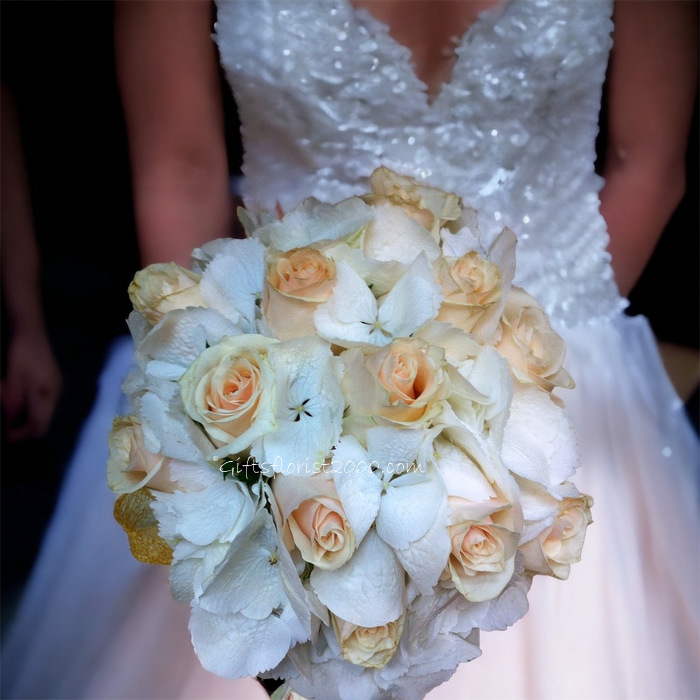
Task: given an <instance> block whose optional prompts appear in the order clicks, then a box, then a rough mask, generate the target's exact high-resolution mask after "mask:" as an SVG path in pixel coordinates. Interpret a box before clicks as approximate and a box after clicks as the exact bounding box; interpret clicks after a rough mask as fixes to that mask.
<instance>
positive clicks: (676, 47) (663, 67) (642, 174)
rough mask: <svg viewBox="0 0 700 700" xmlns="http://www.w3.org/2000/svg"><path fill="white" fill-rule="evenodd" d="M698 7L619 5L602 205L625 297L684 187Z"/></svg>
mask: <svg viewBox="0 0 700 700" xmlns="http://www.w3.org/2000/svg"><path fill="white" fill-rule="evenodd" d="M697 12H698V3H697V0H690V1H688V0H672V1H670V2H669V1H668V0H617V2H616V4H615V11H614V16H613V19H614V21H615V29H614V33H613V49H612V54H611V62H610V67H609V71H608V78H607V83H608V115H607V117H608V120H607V121H608V132H607V147H606V151H605V165H604V170H603V176H604V177H605V186H604V188H603V190H602V192H601V211H602V213H603V216H604V217H605V219H606V221H607V224H608V229H609V232H610V246H609V250H610V253H611V255H612V264H613V269H614V271H615V277H616V279H617V283H618V285H619V287H620V291H621V293H622V294H623V295H625V296H626V295H627V294H628V293H629V292H630V291H631V289H632V287H633V286H634V284H635V283H636V281H637V280H638V278H639V276H640V275H641V273H642V271H643V269H644V267H645V265H646V263H647V262H648V260H649V258H650V257H651V254H652V252H653V250H654V247H655V246H656V243H657V242H658V239H659V237H660V235H661V233H662V232H663V229H664V227H665V226H666V224H667V223H668V220H669V218H670V217H671V215H672V214H673V212H674V210H675V208H676V207H677V206H678V203H679V202H680V200H681V198H682V196H683V194H684V192H685V154H686V147H687V139H688V131H689V128H690V123H691V118H692V113H693V107H694V104H695V99H696V94H697V85H698V83H697V66H698V14H697ZM692 235H697V231H694V232H692Z"/></svg>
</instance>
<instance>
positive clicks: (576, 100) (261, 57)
mask: <svg viewBox="0 0 700 700" xmlns="http://www.w3.org/2000/svg"><path fill="white" fill-rule="evenodd" d="M611 10H612V0H503V1H502V3H501V4H499V5H497V6H495V7H494V8H493V9H491V10H489V11H487V12H486V13H483V14H482V15H480V17H479V19H478V20H477V21H476V23H474V24H473V25H472V26H471V27H470V28H469V30H468V31H467V32H466V33H465V34H464V35H463V36H462V37H461V38H460V39H459V43H458V46H457V60H456V63H455V65H454V68H453V72H452V76H451V80H450V82H449V83H447V84H445V85H443V87H442V89H441V91H440V93H439V94H438V96H437V97H436V98H435V100H434V101H432V102H431V101H429V99H428V97H427V95H426V86H425V85H424V84H423V83H422V82H421V81H420V80H418V78H417V77H416V75H415V72H414V70H413V67H412V66H411V56H410V52H409V51H408V49H407V48H405V47H404V46H402V45H401V44H399V43H398V42H397V41H395V40H394V39H393V38H392V36H391V35H390V34H389V32H388V28H387V27H386V26H385V25H384V24H383V23H381V22H379V21H378V20H376V19H374V18H373V17H372V16H371V15H370V14H369V13H367V12H366V11H362V10H358V9H356V8H355V7H353V5H352V4H351V2H350V0H220V1H219V2H218V16H217V24H216V31H215V38H216V40H217V43H218V45H219V49H220V54H221V61H222V65H223V67H224V69H225V72H226V76H227V78H228V80H229V82H230V84H231V86H232V89H233V92H234V95H235V98H236V102H237V105H238V108H239V114H240V119H241V124H242V134H243V145H244V152H245V155H244V165H243V172H244V175H245V190H244V191H245V198H246V202H247V204H248V205H249V206H251V207H265V208H272V207H274V206H275V204H276V203H277V202H279V203H280V205H281V206H282V208H283V209H285V210H286V209H289V208H291V207H292V206H294V205H295V204H297V203H298V202H299V201H300V200H301V199H303V198H304V197H307V196H315V197H317V198H319V199H322V200H326V201H336V200H339V199H341V198H344V197H347V196H350V195H352V194H358V193H360V192H363V191H366V189H367V182H368V180H367V178H368V175H369V174H370V173H371V172H372V170H373V169H374V168H376V167H377V166H378V165H386V166H387V167H389V168H391V169H393V170H396V171H397V172H400V173H402V174H407V175H413V176H415V177H417V178H419V179H421V180H425V181H426V182H427V183H428V184H432V185H434V186H436V187H440V188H443V189H447V190H450V191H453V192H455V193H457V194H459V195H460V196H461V197H462V198H463V200H464V202H465V203H466V204H469V205H471V206H473V207H475V208H476V209H477V210H478V214H479V224H480V228H481V230H482V234H483V237H484V243H485V244H486V245H488V243H489V241H490V240H491V239H492V238H493V237H494V236H495V235H496V234H497V233H498V232H499V231H500V230H501V228H503V227H504V226H506V225H507V226H509V227H510V228H512V229H513V230H514V231H515V233H516V235H517V236H518V248H517V272H516V282H517V283H518V284H520V285H522V286H523V287H525V288H526V289H527V290H528V291H529V292H530V293H532V294H533V295H534V296H535V297H537V298H538V299H539V300H540V302H541V303H542V304H543V306H544V307H545V309H546V310H547V312H548V313H549V314H550V315H551V316H552V318H553V319H554V321H555V323H556V324H557V325H561V326H567V325H576V324H579V323H584V322H588V321H593V320H597V319H603V318H607V317H610V316H612V315H614V314H616V313H618V312H619V311H620V310H621V309H622V308H623V306H624V304H623V301H622V300H621V299H620V297H619V295H618V292H617V288H616V286H615V283H614V280H613V276H612V270H611V268H610V262H609V256H608V254H607V253H606V251H605V248H606V245H607V232H606V227H605V223H604V221H603V218H602V216H601V215H600V213H599V199H598V193H599V191H600V188H601V185H602V181H601V179H600V178H599V177H598V176H597V175H596V174H595V172H594V161H595V138H596V134H597V120H598V112H599V107H600V97H601V89H602V83H603V80H604V77H605V69H606V65H607V58H608V52H609V49H610V46H611V30H612V22H611Z"/></svg>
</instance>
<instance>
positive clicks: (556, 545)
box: [521, 494, 593, 579]
mask: <svg viewBox="0 0 700 700" xmlns="http://www.w3.org/2000/svg"><path fill="white" fill-rule="evenodd" d="M592 505H593V499H592V498H591V497H590V496H587V495H585V494H582V495H580V496H578V497H574V498H565V499H564V500H563V501H561V502H560V503H559V506H558V508H557V513H556V517H555V518H554V521H553V522H552V524H551V525H550V526H549V527H547V528H545V529H544V530H543V531H542V532H540V534H539V535H538V536H537V537H536V538H535V539H533V540H531V541H530V542H528V543H527V544H525V545H523V546H522V547H521V550H522V551H523V553H524V554H525V568H526V569H528V570H529V571H532V572H534V573H538V574H546V575H549V576H554V577H556V578H559V579H567V578H568V577H569V572H570V569H571V565H572V564H575V563H576V562H578V561H580V560H581V550H582V549H583V543H584V540H585V538H586V531H587V529H588V526H589V525H590V524H591V522H592V521H593V520H592V517H591V506H592Z"/></svg>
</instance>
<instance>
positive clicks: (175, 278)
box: [108, 168, 592, 700]
mask: <svg viewBox="0 0 700 700" xmlns="http://www.w3.org/2000/svg"><path fill="white" fill-rule="evenodd" d="M240 218H241V221H242V222H243V223H244V225H245V227H246V231H247V234H248V236H247V238H246V239H244V240H228V239H227V240H217V241H212V242H211V243H209V244H207V245H205V246H203V247H202V248H199V249H197V250H195V251H193V254H192V261H191V265H190V268H189V269H184V268H180V267H178V266H177V265H175V264H174V263H170V264H167V265H152V266H150V267H148V268H145V269H144V270H141V271H140V272H139V273H138V274H137V275H136V277H135V279H134V282H133V283H132V285H131V287H130V295H131V298H132V302H133V305H134V311H133V312H132V314H131V316H130V318H129V326H130V329H131V332H132V336H133V338H134V341H135V345H136V360H137V365H138V367H137V369H136V370H135V371H134V372H133V374H132V375H131V376H130V377H129V378H128V380H127V382H126V383H125V390H126V391H127V393H128V394H129V396H130V399H131V404H132V409H133V410H132V413H131V414H130V415H128V416H122V417H120V418H119V419H118V420H116V421H115V424H114V428H113V430H112V434H111V436H110V461H109V466H108V477H109V484H110V486H111V488H112V489H113V490H114V491H115V492H117V493H119V494H121V495H120V498H123V499H125V500H124V502H123V503H122V510H123V511H125V512H127V513H128V508H129V504H130V503H131V502H132V501H131V500H130V499H135V498H136V494H139V493H141V494H147V496H148V498H150V499H151V501H150V503H151V510H152V511H153V516H154V517H155V520H156V522H157V530H158V531H157V534H156V535H154V534H153V532H152V530H153V528H152V527H151V529H150V530H148V529H147V528H146V527H144V529H143V531H142V532H140V536H141V539H142V540H147V539H148V537H151V538H153V537H155V538H157V540H158V545H159V548H158V551H159V552H161V555H160V556H161V557H162V551H163V547H165V548H166V551H167V548H169V549H170V550H171V551H172V558H171V563H170V566H171V577H170V580H171V589H172V593H173V595H174V596H175V597H177V598H178V599H179V600H182V601H185V602H187V603H188V604H189V605H190V606H191V608H192V614H191V622H190V630H191V634H192V640H193V644H194V647H195V650H196V652H197V654H198V656H199V658H200V660H201V662H202V664H203V666H205V667H206V668H207V669H209V670H211V671H213V672H214V673H217V674H219V675H221V676H225V677H229V678H235V677H240V676H245V675H253V676H256V675H257V676H266V677H274V678H282V679H284V680H285V685H284V687H283V688H281V689H280V690H279V691H278V693H276V696H278V697H280V698H281V697H285V698H287V697H289V698H291V697H302V698H325V699H332V698H338V699H339V700H340V699H341V698H342V699H343V700H353V699H354V698H357V699H358V700H359V699H362V700H367V699H370V700H371V699H373V698H376V699H382V698H387V699H391V698H402V699H404V700H407V699H408V700H410V699H412V698H415V699H416V700H419V699H420V698H422V697H424V695H425V694H426V693H427V692H428V691H429V690H430V689H431V688H433V687H435V686H436V685H438V684H440V683H442V682H444V681H445V680H446V679H448V678H449V677H450V675H451V674H452V673H453V672H454V670H455V669H456V667H457V666H458V665H459V664H460V663H462V662H465V661H470V660H472V659H474V658H476V657H477V656H479V654H480V653H481V652H480V649H479V634H480V632H482V631H484V632H489V631H492V630H504V629H506V628H507V627H508V626H510V625H512V624H513V623H515V622H516V621H517V620H518V619H519V618H520V617H522V616H523V615H524V614H525V613H526V611H527V607H528V602H527V593H528V590H529V587H530V583H531V580H532V577H533V576H534V575H538V574H539V575H549V576H555V577H557V578H562V579H563V578H566V577H567V576H568V574H569V569H570V566H571V565H572V564H573V563H575V562H576V561H578V560H579V559H580V556H581V549H582V547H583V542H584V538H585V533H586V528H587V526H588V524H589V523H590V522H591V515H590V508H591V505H592V503H591V499H590V498H589V497H588V496H586V495H584V494H581V493H579V492H578V491H577V490H576V487H575V486H574V484H573V483H572V482H571V479H572V477H573V476H574V475H575V470H576V466H577V459H578V450H577V444H576V439H575V435H574V432H573V430H572V427H571V425H570V423H569V421H568V419H567V417H566V415H565V413H564V410H563V402H562V399H561V398H560V397H559V396H556V395H555V393H554V392H555V390H558V389H559V388H570V387H572V386H573V381H572V380H571V377H570V376H569V375H568V373H567V372H566V370H565V369H564V367H563V362H564V356H565V345H564V342H563V340H562V339H561V337H560V336H558V335H557V333H556V332H555V331H554V330H553V329H552V327H551V326H550V325H549V322H548V319H547V317H546V314H545V313H544V311H543V310H542V308H541V307H540V306H539V305H538V303H537V301H536V300H535V299H533V298H532V297H531V296H530V295H528V294H527V292H526V291H525V290H522V289H519V288H517V287H515V286H513V284H512V280H513V275H514V272H515V249H516V237H515V234H514V233H513V232H512V231H510V230H509V229H504V230H503V231H502V233H501V234H500V235H499V236H498V237H497V238H496V240H495V241H493V242H492V244H491V245H490V246H489V247H488V248H484V247H482V244H481V240H480V234H479V228H478V222H477V218H476V212H475V211H474V210H472V209H470V208H469V207H466V206H465V205H464V204H463V203H462V200H461V199H460V198H459V197H458V196H457V195H455V194H452V193H448V192H442V191H440V190H437V189H434V188H431V187H427V186H425V185H420V184H418V183H417V182H416V181H414V180H412V179H411V178H407V177H402V176H400V175H398V174H396V173H393V172H391V171H389V170H387V169H386V168H379V169H378V170H377V171H376V172H375V173H374V174H373V176H372V179H371V191H370V192H368V193H367V194H366V195H363V196H362V197H353V198H350V199H347V200H344V201H342V202H338V203H335V204H330V203H323V202H319V201H316V200H312V199H309V200H306V201H304V202H302V203H301V204H300V205H299V206H298V207H297V208H296V209H295V210H293V211H291V212H288V213H287V214H286V215H284V216H276V215H274V214H273V213H271V212H260V213H253V212H249V211H245V210H241V212H240ZM133 502H134V503H136V501H135V500H134V501H133ZM140 503H141V504H142V501H140ZM134 507H135V506H134ZM141 507H142V505H141ZM130 536H131V535H130ZM143 551H144V552H146V553H145V554H143V557H144V559H145V560H148V554H147V553H148V551H149V548H148V547H143ZM154 561H155V560H154ZM477 663H478V662H477Z"/></svg>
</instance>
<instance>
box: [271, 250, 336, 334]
mask: <svg viewBox="0 0 700 700" xmlns="http://www.w3.org/2000/svg"><path fill="white" fill-rule="evenodd" d="M334 286H335V263H334V262H333V260H331V259H330V258H327V257H326V256H325V255H323V253H321V252H320V251H318V250H316V249H315V248H308V247H307V248H294V249H293V250H288V251H285V252H281V251H273V252H272V254H271V255H270V256H268V260H267V284H266V285H265V291H264V299H263V307H262V309H263V314H264V316H265V320H266V321H267V323H268V325H269V326H270V328H271V329H272V331H273V332H274V333H275V336H276V337H277V338H279V339H281V340H286V339H288V338H296V337H299V336H301V335H307V334H311V333H314V332H315V327H314V322H313V313H314V311H315V310H316V308H317V307H318V305H319V304H320V303H322V302H324V301H326V300H327V299H328V297H330V295H331V294H332V293H333V287H334Z"/></svg>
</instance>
